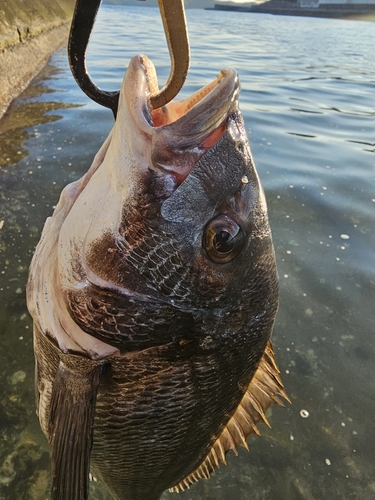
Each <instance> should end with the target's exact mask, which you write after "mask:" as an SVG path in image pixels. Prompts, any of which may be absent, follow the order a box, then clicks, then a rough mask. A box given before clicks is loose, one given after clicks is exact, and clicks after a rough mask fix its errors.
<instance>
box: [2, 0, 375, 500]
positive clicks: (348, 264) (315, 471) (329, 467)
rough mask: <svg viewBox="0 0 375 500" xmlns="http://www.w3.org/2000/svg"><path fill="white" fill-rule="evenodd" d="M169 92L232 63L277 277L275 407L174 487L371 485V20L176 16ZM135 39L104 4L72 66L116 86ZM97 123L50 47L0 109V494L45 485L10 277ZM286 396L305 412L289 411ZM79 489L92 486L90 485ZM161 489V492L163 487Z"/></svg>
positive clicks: (236, 489) (156, 27) (74, 172)
mask: <svg viewBox="0 0 375 500" xmlns="http://www.w3.org/2000/svg"><path fill="white" fill-rule="evenodd" d="M187 17H188V24H189V31H190V37H191V52H192V68H191V72H190V76H189V79H188V82H187V84H186V85H185V87H184V89H183V92H182V95H183V96H185V97H186V96H187V95H189V94H190V93H192V92H193V91H195V90H197V89H198V88H200V87H201V86H202V85H204V84H206V83H208V82H210V81H211V80H212V79H213V78H214V77H215V76H216V74H217V73H218V72H219V70H220V69H222V68H225V67H227V66H233V67H235V68H236V69H237V70H238V71H239V74H240V77H241V82H242V93H241V100H240V102H241V108H242V111H243V114H244V117H245V121H246V124H247V128H248V133H249V137H250V141H251V147H252V151H253V155H254V158H255V161H256V164H257V168H258V171H259V174H260V177H261V179H262V183H263V186H264V188H265V191H266V195H267V200H268V206H269V213H270V219H271V225H272V229H273V235H274V242H275V249H276V254H277V261H278V268H279V274H280V284H281V296H280V312H279V314H278V318H277V323H276V327H275V331H274V347H275V350H276V354H277V360H278V363H279V366H280V368H281V375H282V378H283V380H284V383H285V385H286V389H287V392H288V393H289V396H290V397H291V400H292V405H290V406H288V407H287V408H286V409H282V408H276V409H274V410H273V412H272V415H271V417H270V420H271V424H272V429H271V430H268V429H266V428H264V429H263V432H262V436H263V437H262V438H260V439H259V438H257V439H254V438H253V439H251V440H250V443H249V445H250V453H247V452H245V451H244V450H240V451H239V455H240V456H239V457H234V456H233V455H231V454H229V466H228V467H221V468H220V470H219V471H218V472H217V473H216V474H215V475H214V476H213V478H212V479H211V480H210V481H201V482H200V483H199V484H197V485H196V486H194V487H193V488H191V490H189V491H188V492H186V493H183V494H181V495H180V498H181V499H182V500H198V499H199V500H203V499H204V500H224V499H228V498H229V499H230V498H236V499H239V500H245V499H246V500H247V499H249V498H252V499H253V500H258V499H259V500H260V499H265V500H299V499H306V500H311V499H314V500H321V499H322V498H329V499H330V500H335V499H337V500H342V499H351V498H356V499H360V500H366V499H372V498H374V497H375V479H374V465H373V453H374V444H375V429H374V425H373V414H374V412H375V400H374V393H375V382H374V380H375V379H374V376H373V365H374V360H375V342H374V330H375V321H374V320H375V314H374V294H375V259H374V248H375V241H374V234H375V232H374V227H375V226H374V223H375V168H374V167H375V161H374V160H375V155H374V152H375V151H374V141H375V120H374V114H375V96H374V84H375V64H374V63H375V52H374V49H373V47H374V43H375V25H374V24H373V23H360V22H355V21H340V20H329V19H312V18H293V17H277V16H268V15H260V14H246V15H245V14H240V13H228V12H213V11H203V10H199V11H198V10H191V11H188V12H187ZM138 52H144V53H147V54H148V55H149V56H150V58H151V59H152V60H153V61H154V63H155V65H156V67H157V69H158V73H159V76H160V79H161V81H162V82H164V81H165V80H166V79H167V76H168V74H169V56H168V52H167V49H166V46H165V42H164V35H163V34H162V28H161V23H160V21H159V18H158V11H157V10H156V9H144V8H141V7H115V6H113V7H112V6H103V7H102V9H101V12H100V15H99V19H98V23H97V26H96V29H95V33H94V36H93V39H92V42H91V45H90V53H89V57H88V65H89V68H90V72H91V74H92V77H93V79H94V81H95V82H96V83H97V84H99V86H101V87H102V88H105V89H108V90H114V89H117V88H118V87H119V85H120V82H121V79H122V76H123V73H124V71H125V68H126V66H127V62H128V60H129V59H130V57H131V56H132V55H134V54H136V53H138ZM112 124H113V118H112V116H111V113H110V112H109V111H108V110H105V109H104V108H100V107H99V106H98V105H96V104H94V103H93V102H91V101H90V100H89V99H88V98H86V97H85V95H84V94H83V93H82V92H81V91H80V90H79V89H78V87H77V86H76V84H75V82H74V80H73V78H72V77H71V74H70V72H69V70H68V66H67V60H66V55H65V52H64V51H60V52H58V53H56V54H54V55H53V56H52V58H51V60H50V62H49V65H48V66H47V67H46V68H45V69H44V70H43V71H42V73H41V74H40V75H39V77H38V78H36V79H35V80H34V82H33V84H32V86H31V87H30V88H29V89H28V90H27V91H26V92H25V94H24V95H23V96H21V97H20V98H19V99H18V100H17V102H16V103H15V105H14V106H13V108H12V110H11V112H10V113H9V115H8V116H7V117H6V118H5V119H4V120H3V121H2V122H1V123H0V165H1V168H0V221H1V222H0V226H2V227H1V229H0V250H1V253H0V294H1V301H0V377H1V381H2V385H1V391H0V406H1V407H0V499H6V500H13V499H17V500H46V499H48V498H49V493H48V491H49V448H48V445H47V443H46V440H45V438H44V436H43V435H42V434H41V431H40V430H39V424H38V421H37V418H36V416H35V410H34V392H33V391H34V390H33V370H34V366H33V353H32V341H31V320H30V318H29V316H28V315H27V311H26V307H25V283H26V279H27V269H28V265H29V262H30V258H31V255H32V253H33V249H34V247H35V245H36V243H37V241H38V239H39V236H40V231H41V228H42V226H43V223H44V220H45V218H46V217H47V216H48V215H50V214H51V212H52V210H53V206H54V205H55V204H56V202H57V200H58V196H59V193H60V191H61V189H62V188H63V186H64V185H66V184H67V183H68V182H70V181H71V180H73V179H76V178H77V177H79V176H81V175H82V174H83V173H84V172H85V171H86V170H87V168H88V167H89V165H90V162H91V160H92V158H93V156H94V154H95V152H96V151H97V150H98V148H99V146H100V145H101V143H102V141H103V140H104V138H105V136H106V135H107V133H108V131H109V130H110V128H111V126H112ZM301 410H306V411H307V412H308V415H309V416H308V417H307V418H302V417H301V413H300V412H301ZM91 498H92V499H96V500H99V499H102V500H104V499H105V500H108V499H109V496H108V494H106V493H105V491H104V489H103V488H102V487H101V486H100V485H97V484H94V485H93V487H92V495H91ZM172 498H178V497H177V496H176V495H175V494H169V493H166V494H165V495H164V497H163V499H164V500H167V499H172Z"/></svg>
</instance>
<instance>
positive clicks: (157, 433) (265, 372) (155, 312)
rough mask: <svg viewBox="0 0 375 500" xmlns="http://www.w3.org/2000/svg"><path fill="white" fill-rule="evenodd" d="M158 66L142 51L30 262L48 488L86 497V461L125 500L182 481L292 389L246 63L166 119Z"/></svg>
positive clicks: (143, 498)
mask: <svg viewBox="0 0 375 500" xmlns="http://www.w3.org/2000/svg"><path fill="white" fill-rule="evenodd" d="M155 78H156V75H155V70H154V69H153V66H152V64H151V62H150V61H148V60H147V58H146V56H137V57H135V58H133V59H132V61H131V62H130V64H129V67H128V70H127V73H126V75H125V78H124V82H123V87H122V90H121V93H120V97H119V107H118V113H117V118H116V122H115V125H114V128H113V130H112V132H111V133H110V136H109V138H108V139H107V140H106V142H105V143H104V145H103V147H102V149H101V150H100V151H99V153H98V155H97V156H96V158H95V159H94V162H93V164H92V166H91V168H90V169H89V171H88V173H87V174H86V175H85V176H84V177H83V178H82V179H80V180H78V181H76V182H75V183H73V184H72V185H69V186H67V187H66V188H65V189H64V191H63V193H62V196H61V199H60V201H59V203H58V205H57V207H56V209H55V212H54V214H53V216H52V217H51V218H50V219H48V220H47V222H46V225H45V228H44V230H43V234H42V238H41V241H40V243H39V245H38V246H37V248H36V252H35V255H34V257H33V261H32V264H31V267H30V276H29V282H28V287H27V298H28V307H29V310H30V313H31V314H32V316H33V319H34V351H35V357H36V394H37V405H38V415H39V420H40V424H41V427H42V430H43V432H44V433H45V434H46V436H47V437H48V439H49V441H50V442H51V444H52V447H53V453H52V493H51V498H52V500H88V480H89V472H90V469H91V471H92V473H93V475H94V476H95V477H96V478H97V479H98V480H99V481H101V482H103V483H104V484H105V485H106V487H107V488H108V490H109V491H110V492H111V494H112V496H113V498H114V499H115V500H159V498H160V496H161V495H162V493H163V491H165V490H166V489H170V490H171V491H174V492H179V491H183V490H185V489H186V488H189V487H190V486H191V485H193V484H194V483H195V482H196V481H198V480H200V479H201V478H208V477H209V476H210V474H212V473H213V472H214V470H215V469H216V468H217V467H218V466H219V464H220V463H226V454H227V452H228V451H229V450H232V451H233V452H234V453H237V451H236V450H237V447H238V446H245V447H247V444H246V439H247V438H248V437H249V436H250V435H251V434H253V433H255V434H259V430H258V428H257V425H258V424H259V423H260V422H264V423H266V424H267V422H268V421H267V418H266V415H265V414H266V411H267V409H268V408H269V407H271V406H272V405H274V404H278V405H280V404H281V401H280V400H279V399H278V397H277V394H281V395H282V396H283V397H284V398H286V399H287V396H286V394H285V392H284V390H283V386H282V383H281V380H280V377H279V375H278V369H277V365H276V363H275V361H274V352H273V350H272V346H271V343H270V337H271V333H272V328H273V324H274V320H275V315H276V312H277V307H278V279H277V271H276V263H275V256H274V250H273V245H272V238H271V232H270V228H269V223H268V216H267V207H266V203H265V199H264V195H263V191H262V188H261V185H260V182H259V178H258V175H257V172H256V170H255V166H254V163H253V160H252V157H251V153H250V149H249V145H248V141H247V137H246V130H245V125H244V122H243V118H242V115H241V112H240V111H239V109H238V96H239V80H238V76H237V74H236V72H235V71H234V70H232V69H227V70H226V71H223V72H222V73H221V76H220V78H219V79H216V80H215V81H214V82H213V83H212V84H210V85H208V86H207V87H206V88H205V89H203V90H202V91H201V92H199V93H198V94H196V95H194V96H193V97H192V100H191V102H190V101H189V99H187V100H186V102H183V103H169V104H167V108H166V110H164V111H163V113H164V115H163V117H162V118H163V119H162V120H159V121H160V122H161V123H163V124H162V125H161V126H153V117H154V116H155V117H156V118H157V116H158V114H157V113H156V114H154V111H155V110H153V109H152V107H151V104H150V101H149V95H150V89H149V88H148V87H147V85H148V82H149V81H154V80H155ZM168 106H169V108H173V109H169V108H168ZM169 111H171V112H169ZM159 114H160V113H159ZM171 116H173V117H174V121H169V122H168V120H169V118H168V117H171ZM159 119H160V116H159Z"/></svg>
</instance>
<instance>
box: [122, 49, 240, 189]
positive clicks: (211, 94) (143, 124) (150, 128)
mask: <svg viewBox="0 0 375 500" xmlns="http://www.w3.org/2000/svg"><path fill="white" fill-rule="evenodd" d="M124 84H125V85H124V90H125V92H124V94H125V99H126V101H127V107H128V109H129V111H130V114H131V116H132V118H133V121H134V125H135V128H137V129H138V131H139V132H141V133H143V134H145V135H146V137H148V138H149V142H150V143H151V151H150V157H149V158H150V165H151V166H152V167H153V168H154V169H156V170H159V171H162V172H169V173H173V174H174V175H175V177H176V178H179V179H180V180H183V179H184V178H185V177H186V176H187V175H188V174H189V172H190V171H191V169H192V168H193V166H194V164H196V162H197V161H199V159H200V157H201V156H203V154H204V153H205V152H206V151H207V150H208V149H210V148H212V147H213V146H214V145H215V144H216V143H217V142H218V141H219V140H220V138H221V137H222V136H223V134H224V133H225V131H226V122H227V118H228V116H230V115H231V114H233V113H235V112H236V111H237V110H238V95H239V91H240V84H239V79H238V75H237V72H236V71H235V70H234V69H232V68H228V69H226V70H223V71H221V72H220V74H219V75H218V76H217V78H215V80H214V81H213V82H211V83H209V84H208V85H206V86H205V87H203V88H202V89H200V90H198V91H196V92H194V94H192V95H191V96H190V97H188V98H187V99H184V100H182V101H171V102H169V103H168V104H166V105H165V106H163V107H161V108H158V109H152V106H151V102H150V96H151V95H154V94H155V93H157V92H158V91H159V87H158V82H157V76H156V71H155V67H154V65H153V64H152V62H151V61H150V60H149V59H148V57H147V56H144V55H141V56H136V57H134V58H133V59H132V60H131V62H130V65H129V67H128V71H127V75H126V77H125V82H124ZM119 113H120V110H119ZM119 118H120V119H121V114H119V117H118V119H119Z"/></svg>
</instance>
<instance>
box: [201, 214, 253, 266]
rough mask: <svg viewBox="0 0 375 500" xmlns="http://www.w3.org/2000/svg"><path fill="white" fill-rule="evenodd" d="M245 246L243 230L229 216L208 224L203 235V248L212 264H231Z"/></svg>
mask: <svg viewBox="0 0 375 500" xmlns="http://www.w3.org/2000/svg"><path fill="white" fill-rule="evenodd" d="M244 245H245V234H244V232H243V230H242V229H241V227H240V226H239V225H238V224H237V223H236V222H235V221H234V220H232V219H230V218H229V217H228V216H227V215H220V216H218V217H216V218H215V219H213V220H211V221H210V222H209V223H208V224H207V226H206V228H205V231H204V234H203V248H204V250H205V252H206V255H207V257H208V258H209V259H210V260H211V261H212V262H216V263H218V264H224V263H226V262H230V261H231V260H233V259H234V258H235V257H236V256H237V255H238V254H239V253H240V252H241V250H242V249H243V247H244Z"/></svg>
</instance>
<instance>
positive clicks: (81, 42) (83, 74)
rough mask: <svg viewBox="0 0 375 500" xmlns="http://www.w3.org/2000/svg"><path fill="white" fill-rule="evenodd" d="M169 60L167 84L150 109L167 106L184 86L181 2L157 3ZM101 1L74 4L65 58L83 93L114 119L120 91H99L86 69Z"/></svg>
mask: <svg viewBox="0 0 375 500" xmlns="http://www.w3.org/2000/svg"><path fill="white" fill-rule="evenodd" d="M158 2H159V9H160V13H161V17H162V21H163V26H164V31H165V35H166V38H167V42H168V49H169V53H170V57H171V73H170V75H169V78H168V81H167V83H166V85H165V87H163V88H162V89H161V90H160V91H159V92H158V93H157V94H155V95H152V96H151V105H152V107H153V109H156V108H160V107H161V106H164V105H165V104H167V103H168V102H170V101H171V100H172V99H173V98H174V97H176V95H177V94H178V92H179V91H180V90H181V87H182V86H183V84H184V82H185V80H186V77H187V74H188V71H189V64H190V52H189V39H188V33H187V26H186V18H185V9H184V1H183V0H158ZM100 3H101V0H77V1H76V6H75V10H74V15H73V21H72V25H71V28H70V35H69V44H68V56H69V64H70V68H71V71H72V73H73V76H74V78H75V80H76V82H77V83H78V85H79V87H80V88H81V89H82V90H83V92H84V93H85V94H86V95H87V96H88V97H90V99H92V100H93V101H95V102H97V103H98V104H100V105H102V106H105V107H107V108H110V109H111V110H112V111H113V114H114V116H115V117H116V113H117V107H118V99H119V94H120V91H119V90H117V91H114V92H107V91H105V90H101V89H99V88H98V87H97V86H96V85H95V84H94V83H93V81H92V80H91V78H90V75H89V73H88V71H87V67H86V50H87V45H88V43H89V39H90V35H91V32H92V29H93V26H94V22H95V18H96V15H97V13H98V10H99V7H100Z"/></svg>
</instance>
